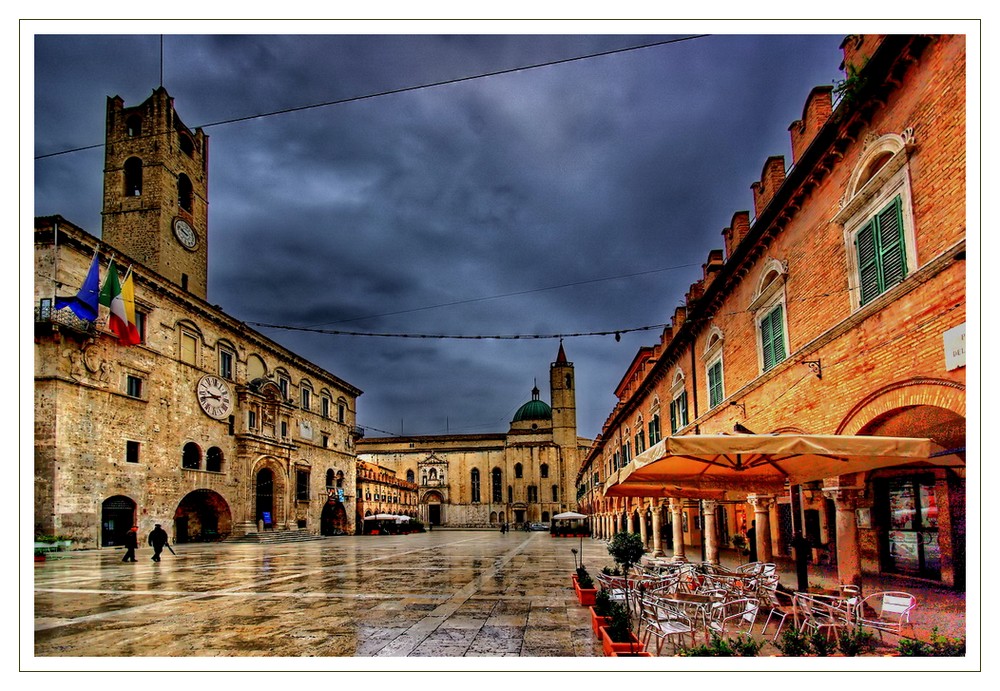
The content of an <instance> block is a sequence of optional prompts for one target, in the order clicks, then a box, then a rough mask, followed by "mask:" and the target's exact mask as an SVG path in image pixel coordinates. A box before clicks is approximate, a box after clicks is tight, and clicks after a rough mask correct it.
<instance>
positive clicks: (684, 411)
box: [680, 391, 688, 427]
mask: <svg viewBox="0 0 1000 691" xmlns="http://www.w3.org/2000/svg"><path fill="white" fill-rule="evenodd" d="M680 403H681V405H680V408H681V410H680V419H681V427H685V426H687V423H688V395H687V391H685V392H684V393H683V394H682V395H681V398H680Z"/></svg>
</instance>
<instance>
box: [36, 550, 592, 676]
mask: <svg viewBox="0 0 1000 691" xmlns="http://www.w3.org/2000/svg"><path fill="white" fill-rule="evenodd" d="M574 546H576V547H579V542H578V541H574V540H569V539H555V538H552V537H550V536H549V535H548V534H547V533H540V532H534V533H508V534H506V535H501V534H500V533H499V531H497V532H486V531H452V530H438V531H433V532H430V533H423V534H415V535H397V536H342V537H331V538H326V539H323V540H316V541H312V542H301V543H288V544H274V545H256V544H226V543H221V544H197V545H176V546H175V547H174V549H175V551H176V552H177V555H176V556H174V555H171V554H170V553H169V552H164V554H163V561H161V562H158V563H157V562H153V561H151V560H150V558H149V557H150V555H151V550H150V549H148V548H146V549H140V550H139V552H138V557H139V561H138V562H136V563H122V562H121V557H122V554H123V553H122V552H121V551H119V550H113V549H103V550H85V551H78V552H65V553H55V554H52V555H50V556H49V558H48V559H47V560H46V561H45V562H43V563H38V564H36V565H35V568H34V606H35V613H34V614H35V618H34V624H35V626H34V654H35V656H38V657H46V656H73V657H103V656H109V657H145V656H169V657H175V656H176V657H198V656H225V657H245V656H272V657H307V656H318V657H350V656H355V657H380V656H391V657H477V656H482V657H502V656H511V657H594V656H600V655H601V650H600V646H599V644H598V643H597V641H596V640H595V638H594V635H593V632H592V630H591V628H590V616H589V612H588V610H587V608H585V607H581V606H580V605H579V604H578V602H577V600H576V597H575V595H574V593H573V590H572V587H571V582H570V575H571V574H572V573H573V570H574V556H573V553H572V551H571V548H573V547H574ZM584 550H585V553H586V552H588V551H589V552H595V555H594V556H595V559H596V558H597V557H598V556H599V557H600V559H601V561H600V563H601V564H603V563H605V562H606V561H607V551H606V548H605V547H604V544H603V543H598V542H594V541H591V540H589V539H587V540H585V541H584ZM590 568H591V569H593V568H594V567H593V566H591V567H590Z"/></svg>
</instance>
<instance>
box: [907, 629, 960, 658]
mask: <svg viewBox="0 0 1000 691" xmlns="http://www.w3.org/2000/svg"><path fill="white" fill-rule="evenodd" d="M896 653H897V654H898V655H899V656H901V657H964V656H965V638H964V637H962V638H949V637H947V636H942V635H941V634H939V633H938V628H937V627H936V626H935V627H934V629H933V630H932V631H931V636H930V640H929V641H927V642H924V641H920V640H917V639H915V638H900V639H899V644H898V645H897V647H896Z"/></svg>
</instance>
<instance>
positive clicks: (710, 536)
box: [702, 499, 719, 564]
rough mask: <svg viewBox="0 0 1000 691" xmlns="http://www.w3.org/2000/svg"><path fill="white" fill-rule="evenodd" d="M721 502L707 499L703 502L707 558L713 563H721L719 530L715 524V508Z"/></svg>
mask: <svg viewBox="0 0 1000 691" xmlns="http://www.w3.org/2000/svg"><path fill="white" fill-rule="evenodd" d="M718 505H719V502H717V501H715V500H714V499H706V500H704V501H703V502H702V510H703V511H704V520H705V524H704V526H703V530H704V531H705V559H706V560H707V561H708V562H709V563H711V564H718V563H719V532H718V530H717V529H716V525H715V509H716V507H717V506H718Z"/></svg>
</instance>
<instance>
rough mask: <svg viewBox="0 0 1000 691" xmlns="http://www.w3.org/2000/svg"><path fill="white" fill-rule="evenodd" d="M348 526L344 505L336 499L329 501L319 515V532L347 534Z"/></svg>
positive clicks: (323, 533)
mask: <svg viewBox="0 0 1000 691" xmlns="http://www.w3.org/2000/svg"><path fill="white" fill-rule="evenodd" d="M348 527H349V526H348V525H347V510H346V509H345V508H344V505H343V504H342V503H340V502H339V501H336V500H334V499H331V500H330V501H327V502H326V504H324V505H323V511H322V513H321V514H320V517H319V534H320V535H346V534H347V529H348Z"/></svg>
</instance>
